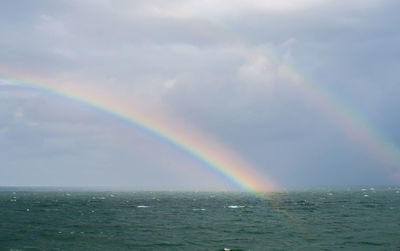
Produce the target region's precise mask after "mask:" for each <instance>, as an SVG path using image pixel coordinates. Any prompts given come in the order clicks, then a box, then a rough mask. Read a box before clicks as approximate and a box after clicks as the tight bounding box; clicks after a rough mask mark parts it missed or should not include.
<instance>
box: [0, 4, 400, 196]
mask: <svg viewBox="0 0 400 251" xmlns="http://www.w3.org/2000/svg"><path fill="white" fill-rule="evenodd" d="M399 11H400V2H398V1H396V0H393V1H389V0H349V1H330V0H325V1H322V0H281V1H272V0H271V1H257V0H250V1H239V0H220V1H218V0H217V1H215V0H214V1H211V0H210V1H208V0H203V1H158V0H145V1H142V0H137V1H128V0H126V1H123V0H121V1H111V0H110V1H108V0H91V1H89V0H87V1H82V0H79V1H72V0H69V1H53V0H49V1H45V0H39V1H28V0H26V1H23V0H21V1H12V0H9V1H8V0H5V1H2V2H1V7H0V34H1V35H0V48H1V49H0V73H1V74H3V75H6V76H10V74H9V73H7V72H14V73H15V75H11V76H14V77H18V76H19V73H21V75H26V76H30V75H31V76H37V77H38V78H40V77H44V78H46V79H50V80H51V81H52V83H55V84H56V83H57V82H58V81H59V82H62V81H66V80H67V81H70V82H74V83H75V84H79V85H84V87H85V88H87V89H89V90H90V89H93V90H101V91H103V92H110V93H111V92H112V93H113V95H115V96H117V97H121V99H127V100H132V101H134V102H135V104H140V105H142V106H143V107H148V108H151V109H154V110H157V111H158V113H160V114H164V115H165V116H167V117H168V116H171V117H176V118H179V119H180V121H184V122H185V124H187V125H188V126H190V127H193V128H197V129H198V130H200V131H203V132H206V133H207V134H208V135H210V137H212V138H213V140H217V141H219V142H221V143H222V144H223V145H224V146H225V147H226V148H227V149H230V150H232V151H234V152H236V153H237V154H238V155H240V158H243V159H246V160H247V161H248V162H250V163H252V164H253V165H254V166H255V167H256V168H257V169H258V170H259V171H260V172H261V173H263V174H264V175H265V176H267V177H269V178H270V179H271V180H273V181H275V182H276V183H277V184H278V185H279V186H281V187H321V186H324V187H327V186H342V187H343V186H344V187H348V186H364V185H365V186H378V185H396V184H399V183H400V182H399V181H400V179H399V175H398V173H399V172H398V170H400V162H399V163H398V166H397V167H393V166H390V167H387V166H385V165H387V163H386V162H385V160H384V159H383V158H384V157H382V156H380V155H378V154H375V153H374V152H373V151H371V149H368V147H365V146H364V145H363V142H362V141H360V140H357V138H354V137H352V136H351V135H350V134H349V132H348V130H346V128H345V127H346V126H345V124H343V123H342V124H341V123H337V121H335V118H334V117H332V116H330V114H329V112H328V111H324V109H321V107H316V106H317V105H316V104H315V103H313V102H307V98H305V97H304V95H303V94H301V93H299V91H298V89H296V88H295V87H294V86H295V85H296V84H298V83H297V82H298V81H299V80H298V79H299V78H300V79H301V82H302V84H304V85H307V86H308V88H309V89H316V90H322V91H321V92H322V93H327V94H328V95H327V96H323V95H322V96H321V97H320V98H321V99H324V98H326V97H328V96H329V97H330V99H329V100H326V102H327V103H329V104H332V105H333V106H334V107H337V108H338V110H344V113H346V114H350V116H348V117H349V118H348V119H349V120H350V121H352V118H351V117H352V115H354V117H356V116H357V118H353V119H354V121H361V120H362V121H365V122H363V123H364V124H367V125H368V126H369V127H370V128H371V132H375V133H379V135H380V136H379V137H377V138H379V139H380V143H382V145H384V144H386V143H388V144H390V145H392V146H394V148H398V147H400V130H399V128H400V119H399V118H400V98H399V96H400V78H399V73H400V61H399V58H400V32H399V27H398V24H399V23H400V16H399V14H398V13H399ZM28 80H29V79H28ZM321 92H319V91H316V93H317V95H318V93H321ZM335 102H336V104H340V108H339V106H335ZM349 111H351V112H349ZM354 121H353V122H354ZM361 124H362V123H357V122H355V125H361ZM378 143H379V142H378ZM378 146H379V144H378ZM0 161H1V164H0V186H8V185H24V186H31V185H37V186H48V185H49V186H87V185H89V186H130V187H134V188H145V189H176V188H178V189H220V188H222V189H224V188H229V187H230V183H229V181H227V180H226V179H224V177H222V176H221V175H218V174H217V173H215V171H213V170H210V169H209V168H207V167H205V166H204V165H203V164H202V163H200V162H198V161H196V160H193V159H192V158H190V157H189V156H187V155H186V154H185V153H183V152H180V151H179V150H178V149H176V148H174V147H171V146H170V145H168V144H165V143H163V142H162V141H161V140H160V139H157V138H156V137H153V136H151V135H148V134H146V133H143V132H142V131H140V130H138V129H137V128H135V127H132V126H129V125H127V124H126V123H123V122H121V121H119V120H116V119H114V118H112V117H110V116H108V115H105V114H104V113H101V112H99V111H98V110H95V109H92V108H90V107H87V106H85V105H82V104H79V103H76V102H73V101H71V100H68V99H65V98H61V97H59V96H54V95H52V94H49V93H45V92H41V91H39V90H32V89H27V88H24V87H23V86H19V85H15V84H10V83H8V82H7V81H4V80H0Z"/></svg>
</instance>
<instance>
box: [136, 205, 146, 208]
mask: <svg viewBox="0 0 400 251" xmlns="http://www.w3.org/2000/svg"><path fill="white" fill-rule="evenodd" d="M136 207H137V208H148V207H149V206H145V205H140V206H136Z"/></svg>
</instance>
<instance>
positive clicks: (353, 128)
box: [282, 65, 400, 175]
mask: <svg viewBox="0 0 400 251" xmlns="http://www.w3.org/2000/svg"><path fill="white" fill-rule="evenodd" d="M282 70H283V71H286V72H287V73H288V75H290V76H291V83H292V88H293V89H295V90H296V94H297V95H298V96H299V97H300V98H301V99H302V100H303V102H304V103H306V104H308V105H309V106H310V107H313V108H314V109H316V110H318V111H319V112H320V113H321V114H323V115H324V116H326V117H327V118H328V119H329V120H330V121H331V122H332V124H335V125H336V126H337V127H338V128H341V129H342V131H344V132H345V133H346V135H347V136H348V137H349V138H351V139H352V140H353V141H354V142H357V143H358V144H359V145H360V146H362V147H363V148H365V150H367V151H368V152H370V153H371V154H372V155H373V156H375V158H376V160H377V161H379V162H380V166H381V167H383V168H384V169H386V170H387V171H389V172H391V173H395V174H396V175H400V172H399V170H400V150H399V148H398V147H397V146H396V145H395V143H394V142H391V141H390V140H389V139H388V138H386V137H385V136H384V135H383V134H382V133H381V132H379V131H378V130H376V129H375V128H374V127H372V126H371V125H370V123H369V122H368V121H367V120H366V119H365V118H364V117H363V116H362V115H361V114H359V113H357V112H356V111H354V110H352V109H351V108H350V107H349V106H348V105H346V104H345V103H344V102H343V101H341V100H340V99H339V98H337V97H336V96H334V95H333V94H332V93H331V92H329V91H327V90H325V89H323V88H321V87H319V86H317V85H315V84H313V83H312V82H311V81H305V80H304V78H302V77H301V76H300V75H299V74H298V73H296V72H295V71H294V70H293V69H292V68H291V67H290V66H287V65H286V66H285V67H284V68H283V69H282Z"/></svg>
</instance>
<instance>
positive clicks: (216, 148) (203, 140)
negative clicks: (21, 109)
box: [0, 74, 277, 194]
mask: <svg viewBox="0 0 400 251" xmlns="http://www.w3.org/2000/svg"><path fill="white" fill-rule="evenodd" d="M14 76H16V75H14ZM14 76H13V75H10V74H6V75H0V82H2V84H3V85H17V86H21V87H24V88H29V89H33V90H37V91H39V92H45V93H49V94H51V95H55V96H59V97H61V98H66V99H69V100H71V101H74V102H78V103H80V104H82V105H86V106H89V107H92V108H94V109H98V110H101V111H102V112H104V113H106V114H107V115H108V116H111V117H113V118H115V119H119V120H122V121H125V122H127V123H129V124H131V125H133V126H134V127H135V128H137V129H139V130H142V131H145V132H147V133H149V134H151V135H153V136H154V137H156V138H158V139H159V140H160V141H163V142H166V143H168V144H170V145H172V146H173V147H175V148H176V149H178V150H179V151H181V152H183V153H184V154H186V155H188V156H190V157H192V158H194V159H195V160H197V161H198V162H200V163H201V164H203V165H204V167H207V168H208V169H211V170H214V171H215V172H217V173H218V174H219V175H222V176H223V177H224V178H225V179H226V180H227V181H229V182H231V183H232V184H234V185H235V186H236V187H237V188H238V189H240V190H244V191H250V192H253V193H256V194H262V193H264V192H267V191H272V190H276V189H277V186H276V184H274V183H273V182H272V181H271V180H269V179H268V178H267V177H265V176H263V175H261V174H260V173H259V172H258V171H257V170H256V168H255V167H254V166H252V165H251V164H250V163H248V162H247V161H245V160H243V159H242V158H241V157H239V156H238V154H236V153H234V152H233V151H230V150H228V149H227V148H226V147H225V146H223V145H222V144H220V143H219V142H217V141H216V140H215V139H213V138H212V137H210V136H208V135H205V134H203V133H200V132H199V131H196V130H193V129H192V128H189V127H187V126H183V125H181V124H179V123H176V122H175V121H171V119H170V120H168V119H165V118H163V117H162V116H161V115H160V116H157V114H156V113H154V112H153V113H149V112H148V111H146V110H145V109H142V108H141V107H140V106H137V105H134V106H133V105H132V103H131V102H129V104H128V103H126V102H123V101H121V100H120V99H118V98H116V97H112V95H108V94H104V93H101V92H96V91H95V90H93V89H85V87H84V85H76V84H70V83H61V81H60V82H56V81H48V80H46V79H42V78H38V77H32V76H21V74H18V77H14Z"/></svg>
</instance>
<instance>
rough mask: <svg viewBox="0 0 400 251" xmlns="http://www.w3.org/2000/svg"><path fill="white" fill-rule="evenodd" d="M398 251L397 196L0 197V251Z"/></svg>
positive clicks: (10, 192)
mask: <svg viewBox="0 0 400 251" xmlns="http://www.w3.org/2000/svg"><path fill="white" fill-rule="evenodd" d="M338 249H340V250H400V188H352V189H312V190H288V191H279V192H271V193H266V194H262V195H259V194H258V195H257V194H251V193H243V192H180V191H179V192H178V191H168V192H167V191H160V192H157V191H111V190H110V191H100V190H85V189H82V190H77V189H70V190H69V189H61V188H59V189H43V190H40V189H28V188H1V189H0V250H7V251H9V250H13V251H16V250H231V251H234V250H338Z"/></svg>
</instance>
